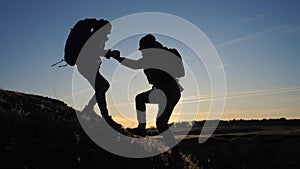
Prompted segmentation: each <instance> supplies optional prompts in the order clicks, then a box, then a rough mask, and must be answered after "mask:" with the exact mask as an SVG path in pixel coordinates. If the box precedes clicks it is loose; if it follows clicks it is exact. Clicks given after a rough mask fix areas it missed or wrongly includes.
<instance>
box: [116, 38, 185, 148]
mask: <svg viewBox="0 0 300 169" xmlns="http://www.w3.org/2000/svg"><path fill="white" fill-rule="evenodd" d="M139 50H140V51H141V53H142V58H140V59H138V60H132V59H128V58H124V57H120V56H118V57H116V56H112V57H113V58H114V59H116V60H118V61H119V62H120V63H121V64H122V65H124V66H126V67H129V68H132V69H143V70H144V74H145V75H146V77H147V80H148V82H149V84H151V85H152V89H150V90H148V91H145V92H142V93H140V94H138V95H137V96H136V97H135V103H136V110H137V119H138V122H139V125H138V127H137V128H133V129H129V131H130V132H132V133H134V134H137V135H140V136H146V130H145V128H146V113H145V112H146V103H155V104H158V106H159V111H158V115H157V118H156V126H157V129H158V130H159V132H160V133H162V135H163V136H164V138H165V140H166V142H167V144H168V145H175V138H174V136H173V134H172V132H171V131H170V130H167V129H168V121H169V119H170V116H171V114H172V111H173V109H174V107H175V106H176V104H177V103H178V101H179V99H180V97H181V91H182V88H181V86H180V85H179V83H178V80H177V78H179V77H183V76H184V74H185V73H184V68H183V63H182V60H181V56H180V54H179V53H178V52H177V50H176V49H168V48H166V47H164V46H163V45H162V44H161V43H159V42H158V41H156V39H155V37H154V36H153V35H151V34H148V35H146V36H144V37H143V38H141V40H140V42H139ZM172 151H174V153H175V154H178V149H177V147H175V148H173V149H172Z"/></svg>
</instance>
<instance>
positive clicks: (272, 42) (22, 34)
mask: <svg viewBox="0 0 300 169" xmlns="http://www.w3.org/2000/svg"><path fill="white" fill-rule="evenodd" d="M0 6H1V7H0V8H1V10H0V17H1V27H0V37H1V40H0V46H1V57H0V61H1V62H0V63H1V66H0V70H1V71H0V77H1V78H0V87H1V88H4V89H9V90H16V91H21V92H26V93H33V94H38V95H43V96H48V97H53V98H58V99H61V100H64V101H65V102H67V103H69V100H67V99H66V98H67V96H68V95H70V94H71V84H72V73H73V67H67V68H62V69H57V68H51V67H50V65H51V64H52V63H54V62H56V61H58V60H60V59H61V58H62V57H63V49H64V43H65V40H66V38H67V35H68V33H69V30H70V28H71V27H72V26H73V25H74V24H75V23H76V22H77V21H78V20H79V19H83V18H87V17H95V18H105V19H108V20H115V19H118V18H120V17H122V16H126V15H129V14H133V13H138V12H162V13H169V14H172V15H176V16H178V17H181V18H184V19H186V20H188V21H189V22H191V23H193V24H194V25H196V26H197V27H198V28H199V29H201V30H202V31H203V32H204V33H205V34H206V35H207V37H208V38H209V39H210V40H211V42H212V43H213V44H214V45H215V47H216V49H217V51H218V53H219V55H220V58H221V60H222V62H223V66H224V69H225V73H226V78H227V86H228V92H229V94H232V95H234V97H232V98H230V97H229V99H227V104H226V108H225V114H224V116H223V118H224V119H231V118H264V117H266V118H269V117H270V118H273V117H287V118H299V117H300V112H299V111H300V106H299V104H298V103H299V101H300V90H299V89H300V76H299V74H300V66H299V64H300V48H299V44H300V11H299V6H300V2H299V1H296V0H294V1H293V0H291V1H276V0H274V1H259V0H254V1H253V0H251V1H250V0H247V1H190V2H186V1H155V0H154V1H132V2H131V1H130V2H129V1H128V2H127V1H126V2H125V1H105V2H104V1H79V0H77V1H76V0H75V1H56V0H53V1H44V2H42V1H31V0H28V1H14V0H11V1H8V0H5V1H1V2H0ZM137 24H138V23H137ZM138 38H139V37H137V38H136V39H138ZM131 44H134V43H131ZM136 45H138V42H136ZM166 45H167V44H166ZM136 47H137V46H136ZM121 52H122V51H121ZM183 57H184V56H183ZM107 76H109V73H107ZM204 79H205V78H204ZM247 92H248V94H247ZM249 92H250V94H249ZM251 92H252V93H251ZM245 93H246V94H245ZM236 95H238V96H236Z"/></svg>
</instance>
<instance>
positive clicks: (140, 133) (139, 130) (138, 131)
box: [127, 127, 147, 137]
mask: <svg viewBox="0 0 300 169" xmlns="http://www.w3.org/2000/svg"><path fill="white" fill-rule="evenodd" d="M127 130H128V131H129V132H130V133H132V134H135V135H138V136H142V137H146V135H147V133H146V129H145V128H142V127H136V128H128V129H127Z"/></svg>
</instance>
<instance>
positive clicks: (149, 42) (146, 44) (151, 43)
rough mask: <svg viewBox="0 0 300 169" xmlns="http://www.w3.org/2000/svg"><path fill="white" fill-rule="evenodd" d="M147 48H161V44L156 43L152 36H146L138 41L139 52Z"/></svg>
mask: <svg viewBox="0 0 300 169" xmlns="http://www.w3.org/2000/svg"><path fill="white" fill-rule="evenodd" d="M147 48H162V44H161V43H159V42H158V41H156V38H155V37H154V36H153V35H152V34H148V35H146V36H144V37H142V38H141V39H140V44H139V50H143V49H147Z"/></svg>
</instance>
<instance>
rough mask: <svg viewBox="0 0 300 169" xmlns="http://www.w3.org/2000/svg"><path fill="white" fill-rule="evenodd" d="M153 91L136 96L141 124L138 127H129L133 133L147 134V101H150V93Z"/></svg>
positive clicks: (136, 106)
mask: <svg viewBox="0 0 300 169" xmlns="http://www.w3.org/2000/svg"><path fill="white" fill-rule="evenodd" d="M151 91H152V90H149V91H146V92H143V93H140V94H138V95H137V96H136V97H135V108H136V113H137V120H138V123H139V124H138V127H137V128H133V129H128V130H129V131H130V132H131V133H133V134H137V135H140V136H146V103H149V94H150V93H151Z"/></svg>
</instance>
